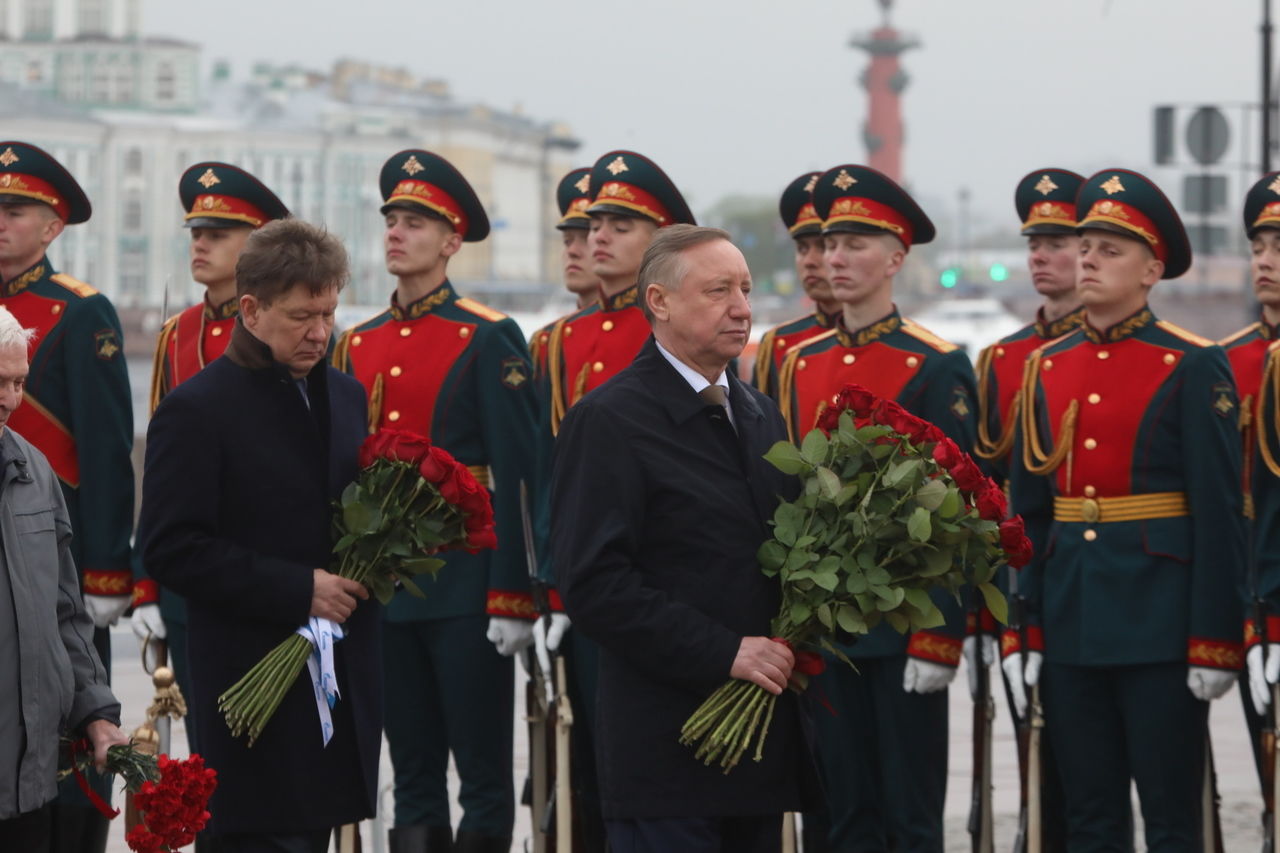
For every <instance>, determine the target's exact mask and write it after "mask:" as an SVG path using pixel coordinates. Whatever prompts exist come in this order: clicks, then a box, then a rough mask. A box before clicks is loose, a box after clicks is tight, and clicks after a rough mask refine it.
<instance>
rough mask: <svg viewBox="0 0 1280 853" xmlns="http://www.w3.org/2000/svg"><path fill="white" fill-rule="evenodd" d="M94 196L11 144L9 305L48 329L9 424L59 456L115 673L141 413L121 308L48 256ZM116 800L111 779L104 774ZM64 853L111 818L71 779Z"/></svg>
mask: <svg viewBox="0 0 1280 853" xmlns="http://www.w3.org/2000/svg"><path fill="white" fill-rule="evenodd" d="M90 212H91V208H90V205H89V200H88V199H87V198H86V197H85V194H84V191H83V190H81V188H80V185H79V184H77V183H76V180H75V178H73V177H72V176H71V174H70V173H69V172H67V170H66V169H65V168H63V167H62V165H61V164H60V163H58V161H57V160H55V159H54V158H53V157H52V156H50V155H49V154H47V153H46V152H44V151H42V150H41V149H39V148H37V147H35V146H34V145H29V144H27V143H24V142H0V281H3V292H2V294H0V305H4V306H5V307H6V308H8V309H9V311H11V312H12V313H13V315H14V316H15V317H17V318H18V322H20V323H21V324H22V325H23V327H25V328H32V329H35V330H36V337H35V342H34V344H33V349H32V352H31V373H30V375H29V376H28V377H27V383H26V389H25V398H24V403H25V405H23V406H22V407H21V408H19V409H18V410H17V411H15V412H14V413H13V414H12V415H10V417H9V426H10V427H11V428H13V429H14V430H15V431H16V432H18V433H19V434H21V435H22V436H23V437H24V438H26V439H27V440H28V441H30V442H31V443H32V444H34V445H35V446H36V447H37V448H39V450H40V451H41V452H42V453H44V455H45V456H46V457H48V459H49V463H50V465H52V466H53V470H54V472H55V473H56V474H57V475H58V480H59V482H61V484H62V492H63V495H64V496H65V497H66V501H67V511H68V513H69V515H70V518H71V525H72V529H73V530H74V531H75V536H74V537H73V538H72V540H71V553H72V556H73V557H74V558H75V561H76V565H77V566H79V567H80V579H81V584H82V587H83V592H84V598H85V609H86V610H88V612H89V615H90V616H91V617H92V618H93V621H94V626H95V627H96V629H97V630H96V631H95V634H94V644H95V645H96V646H97V649H98V654H99V656H100V657H101V658H102V661H103V663H104V664H106V666H107V668H108V672H109V671H110V666H111V641H110V635H109V633H108V630H107V629H108V628H109V627H110V626H111V625H113V624H115V623H116V621H117V620H118V619H119V618H120V616H121V615H123V614H124V612H125V610H127V609H128V607H129V593H130V587H131V586H132V582H133V581H132V574H133V573H132V571H131V570H130V546H129V537H130V533H131V532H132V529H133V465H132V464H131V462H130V460H129V454H130V451H131V450H132V448H133V410H132V404H131V399H130V396H129V374H128V371H127V370H126V366H125V358H124V352H123V346H124V343H123V335H122V334H121V331H120V320H119V318H118V317H117V316H116V310H115V308H114V307H113V306H112V305H111V302H110V301H109V300H108V299H107V297H106V296H104V295H102V294H101V293H99V292H98V291H97V290H95V289H94V288H93V287H91V286H90V285H88V284H85V283H84V282H82V281H79V280H77V279H75V278H72V277H71V276H69V275H66V274H64V273H59V272H56V271H55V270H54V267H53V264H52V263H51V262H50V261H49V258H48V256H47V255H46V251H47V250H48V248H49V245H50V244H51V243H52V242H53V241H54V240H55V239H57V237H58V236H59V235H60V234H61V233H62V231H63V228H65V227H66V226H67V225H75V224H77V223H81V222H84V221H86V220H88V218H89V215H90ZM94 784H95V787H96V788H97V789H98V793H99V794H100V795H103V796H104V797H107V798H109V797H110V791H111V785H110V777H101V776H98V775H97V774H96V773H95V774H94ZM53 812H54V816H53V825H54V833H53V835H54V846H53V849H54V850H55V851H59V853H63V851H66V853H94V851H101V850H103V849H105V845H106V833H107V823H106V819H105V818H103V817H102V815H101V814H99V813H98V812H97V810H96V809H94V807H93V806H92V805H90V804H89V802H88V801H87V800H86V799H85V798H84V796H83V795H82V794H81V793H80V792H79V790H78V789H77V787H76V783H75V782H74V781H73V780H71V779H70V778H68V779H67V780H66V782H65V783H64V784H63V785H62V786H61V788H60V793H59V797H58V800H57V802H55V804H54V809H53Z"/></svg>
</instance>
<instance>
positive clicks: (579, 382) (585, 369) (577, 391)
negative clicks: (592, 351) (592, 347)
mask: <svg viewBox="0 0 1280 853" xmlns="http://www.w3.org/2000/svg"><path fill="white" fill-rule="evenodd" d="M590 372H591V365H590V364H584V365H582V369H581V370H579V371H578V378H577V379H575V380H574V381H573V396H572V397H570V398H569V408H573V407H574V406H576V405H577V404H578V401H579V400H581V399H582V397H583V395H584V394H586V393H587V375H588V374H589V373H590Z"/></svg>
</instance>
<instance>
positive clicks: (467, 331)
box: [458, 326, 471, 338]
mask: <svg viewBox="0 0 1280 853" xmlns="http://www.w3.org/2000/svg"><path fill="white" fill-rule="evenodd" d="M470 336H471V330H470V329H468V328H467V327H466V326H463V327H462V328H461V329H459V330H458V337H460V338H466V337H470Z"/></svg>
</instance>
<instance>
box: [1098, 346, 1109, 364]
mask: <svg viewBox="0 0 1280 853" xmlns="http://www.w3.org/2000/svg"><path fill="white" fill-rule="evenodd" d="M1098 358H1100V359H1102V360H1103V361H1106V360H1107V359H1109V358H1111V353H1110V352H1108V351H1107V350H1104V349H1100V350H1098Z"/></svg>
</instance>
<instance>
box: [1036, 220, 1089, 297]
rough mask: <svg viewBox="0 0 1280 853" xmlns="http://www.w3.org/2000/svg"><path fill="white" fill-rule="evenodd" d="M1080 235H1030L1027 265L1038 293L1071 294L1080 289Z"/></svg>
mask: <svg viewBox="0 0 1280 853" xmlns="http://www.w3.org/2000/svg"><path fill="white" fill-rule="evenodd" d="M1079 254H1080V238H1079V237H1077V236H1076V235H1074V234H1034V235H1032V236H1031V237H1028V238H1027V268H1028V269H1029V270H1031V284H1032V286H1033V287H1035V289H1036V293H1039V294H1040V295H1041V296H1044V297H1046V298H1048V299H1059V298H1063V297H1066V296H1070V295H1071V294H1072V293H1074V292H1075V289H1076V272H1077V270H1076V264H1077V260H1078V258H1077V256H1078V255H1079Z"/></svg>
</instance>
